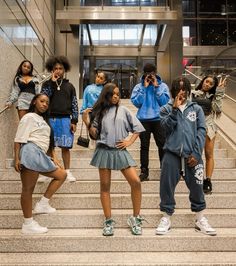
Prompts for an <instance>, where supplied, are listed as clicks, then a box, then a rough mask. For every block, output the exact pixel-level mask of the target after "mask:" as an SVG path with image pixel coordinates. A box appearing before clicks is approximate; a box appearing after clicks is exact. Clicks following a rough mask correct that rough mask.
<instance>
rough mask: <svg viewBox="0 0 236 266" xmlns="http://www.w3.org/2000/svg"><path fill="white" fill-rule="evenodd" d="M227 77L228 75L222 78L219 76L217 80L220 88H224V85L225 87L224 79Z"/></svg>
mask: <svg viewBox="0 0 236 266" xmlns="http://www.w3.org/2000/svg"><path fill="white" fill-rule="evenodd" d="M227 77H228V76H225V77H224V78H223V77H222V76H221V78H220V81H219V85H218V86H219V87H221V88H224V87H226V79H227Z"/></svg>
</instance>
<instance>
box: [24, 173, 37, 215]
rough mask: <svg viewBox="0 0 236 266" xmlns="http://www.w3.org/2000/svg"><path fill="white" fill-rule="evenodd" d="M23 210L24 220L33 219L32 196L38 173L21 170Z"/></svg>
mask: <svg viewBox="0 0 236 266" xmlns="http://www.w3.org/2000/svg"><path fill="white" fill-rule="evenodd" d="M20 176H21V182H22V192H21V208H22V211H23V215H24V218H31V217H32V194H33V191H34V188H35V185H36V182H37V179H38V176H39V174H38V172H35V171H32V170H29V169H27V168H23V169H22V170H21V174H20Z"/></svg>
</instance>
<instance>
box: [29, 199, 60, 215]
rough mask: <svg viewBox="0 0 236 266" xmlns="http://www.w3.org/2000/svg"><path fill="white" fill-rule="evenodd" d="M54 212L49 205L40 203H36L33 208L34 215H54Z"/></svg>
mask: <svg viewBox="0 0 236 266" xmlns="http://www.w3.org/2000/svg"><path fill="white" fill-rule="evenodd" d="M55 211H56V209H55V208H53V207H52V206H50V204H49V203H46V204H45V203H41V202H40V201H39V202H37V203H36V205H35V208H34V213H35V214H40V213H54V212H55Z"/></svg>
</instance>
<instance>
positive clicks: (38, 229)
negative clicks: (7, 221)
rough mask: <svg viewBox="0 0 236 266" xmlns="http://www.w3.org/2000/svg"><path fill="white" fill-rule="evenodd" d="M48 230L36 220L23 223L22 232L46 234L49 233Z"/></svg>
mask: <svg viewBox="0 0 236 266" xmlns="http://www.w3.org/2000/svg"><path fill="white" fill-rule="evenodd" d="M47 231H48V229H47V227H43V226H40V225H39V224H38V223H37V222H36V221H35V220H33V221H32V222H31V223H30V224H24V223H23V225H22V229H21V232H22V234H44V233H47Z"/></svg>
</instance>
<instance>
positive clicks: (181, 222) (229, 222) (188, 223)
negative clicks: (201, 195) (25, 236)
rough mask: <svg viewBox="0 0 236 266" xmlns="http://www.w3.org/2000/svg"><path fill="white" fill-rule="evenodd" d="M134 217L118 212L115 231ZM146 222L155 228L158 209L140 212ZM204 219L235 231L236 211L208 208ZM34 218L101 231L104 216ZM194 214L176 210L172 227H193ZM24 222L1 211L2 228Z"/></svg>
mask: <svg viewBox="0 0 236 266" xmlns="http://www.w3.org/2000/svg"><path fill="white" fill-rule="evenodd" d="M131 214H132V210H131V209H126V210H125V209H116V210H113V211H112V217H113V219H114V220H115V221H116V228H126V227H127V223H126V221H127V218H128V217H129V216H130V215H131ZM141 214H142V216H143V217H145V219H146V220H147V222H143V228H155V227H156V226H157V224H158V221H159V220H160V218H161V217H162V213H161V212H160V211H159V210H158V209H157V208H156V209H145V210H141ZM204 214H205V216H206V217H207V219H208V220H209V223H210V224H211V225H212V226H214V228H221V227H226V228H236V209H231V210H229V209H206V210H205V212H204ZM34 219H35V220H36V221H38V222H39V223H40V224H41V225H44V226H47V227H48V228H54V229H55V228H102V225H103V221H104V215H103V212H102V208H101V207H100V209H90V210H57V212H56V213H54V214H50V215H47V214H44V215H34ZM194 220H195V213H193V212H191V211H190V210H189V209H177V210H176V212H175V214H174V215H173V216H172V218H171V221H172V228H192V227H193V226H194ZM22 222H23V218H22V211H21V210H0V228H1V229H3V228H5V229H16V228H18V229H19V228H21V226H22Z"/></svg>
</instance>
